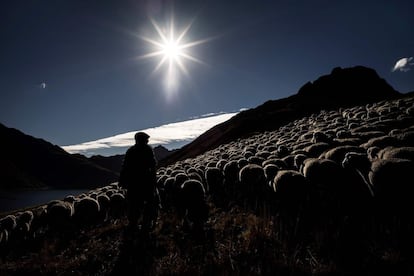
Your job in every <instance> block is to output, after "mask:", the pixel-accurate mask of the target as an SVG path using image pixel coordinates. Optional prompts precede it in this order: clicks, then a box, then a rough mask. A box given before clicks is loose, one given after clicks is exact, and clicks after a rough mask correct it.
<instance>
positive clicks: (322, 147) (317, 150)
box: [304, 142, 331, 157]
mask: <svg viewBox="0 0 414 276" xmlns="http://www.w3.org/2000/svg"><path fill="white" fill-rule="evenodd" d="M329 148H331V145H330V144H328V143H325V142H319V143H315V144H312V145H310V146H308V147H306V148H305V149H304V150H305V151H306V154H307V155H308V156H309V157H318V156H319V155H320V154H321V153H322V152H324V151H326V150H327V149H329Z"/></svg>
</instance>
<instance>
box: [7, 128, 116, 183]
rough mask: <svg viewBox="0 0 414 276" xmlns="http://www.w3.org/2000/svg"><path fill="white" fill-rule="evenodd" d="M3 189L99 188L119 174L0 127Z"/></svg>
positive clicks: (11, 129) (36, 139) (45, 143)
mask: <svg viewBox="0 0 414 276" xmlns="http://www.w3.org/2000/svg"><path fill="white" fill-rule="evenodd" d="M0 137H1V140H2V143H1V144H0V151H1V152H2V154H1V155H0V166H1V168H2V170H1V173H0V179H1V183H0V189H18V188H39V187H53V188H96V187H99V186H103V185H105V184H108V183H110V182H113V181H116V180H117V179H118V175H117V174H116V173H114V172H112V171H110V170H108V169H105V168H102V167H100V166H98V165H96V164H94V163H92V162H90V161H88V160H85V159H82V158H78V157H76V156H72V155H70V154H69V153H67V152H65V151H64V150H63V149H62V148H60V147H58V146H55V145H52V144H51V143H49V142H47V141H44V140H42V139H38V138H34V137H32V136H29V135H26V134H24V133H22V132H21V131H19V130H16V129H13V128H8V127H6V126H4V125H2V124H0Z"/></svg>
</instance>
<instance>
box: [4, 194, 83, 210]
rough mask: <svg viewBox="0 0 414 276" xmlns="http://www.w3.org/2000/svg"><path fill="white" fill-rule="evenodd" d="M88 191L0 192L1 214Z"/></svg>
mask: <svg viewBox="0 0 414 276" xmlns="http://www.w3.org/2000/svg"><path fill="white" fill-rule="evenodd" d="M87 191H89V190H87V189H72V190H33V191H0V213H2V212H8V211H12V210H16V209H20V208H25V207H29V206H35V205H40V204H45V203H48V202H49V201H51V200H54V199H63V198H65V197H66V196H67V195H74V196H75V195H79V194H82V193H85V192H87Z"/></svg>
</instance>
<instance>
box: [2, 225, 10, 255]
mask: <svg viewBox="0 0 414 276" xmlns="http://www.w3.org/2000/svg"><path fill="white" fill-rule="evenodd" d="M8 242H9V231H7V229H0V252H1V249H3V248H4V247H5V246H6V245H7V243H8Z"/></svg>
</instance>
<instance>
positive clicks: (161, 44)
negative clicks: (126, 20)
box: [141, 19, 207, 91]
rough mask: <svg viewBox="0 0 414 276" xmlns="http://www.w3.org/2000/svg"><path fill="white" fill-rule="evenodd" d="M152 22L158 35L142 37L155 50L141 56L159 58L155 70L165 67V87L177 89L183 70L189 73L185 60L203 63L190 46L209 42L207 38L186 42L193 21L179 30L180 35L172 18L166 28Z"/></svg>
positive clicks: (170, 89)
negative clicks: (194, 54)
mask: <svg viewBox="0 0 414 276" xmlns="http://www.w3.org/2000/svg"><path fill="white" fill-rule="evenodd" d="M151 23H152V25H153V27H154V29H155V30H156V32H157V35H158V37H157V38H155V39H153V38H148V37H141V38H142V39H143V40H145V41H146V42H148V43H150V44H151V45H152V46H154V51H152V52H150V53H148V54H145V55H143V56H141V58H159V62H158V64H157V65H156V66H155V69H154V72H157V71H159V70H160V69H161V68H162V67H165V69H166V72H165V79H164V85H165V88H166V89H167V91H175V90H177V89H178V83H179V81H178V79H179V77H180V74H179V73H180V72H181V73H183V74H185V75H186V76H188V75H189V73H188V70H187V68H186V66H185V61H193V62H197V63H203V62H202V61H201V60H199V59H198V58H196V57H194V56H193V55H192V54H191V51H190V48H192V47H194V46H197V45H199V44H202V43H205V42H207V39H203V40H197V41H189V42H185V41H187V38H186V35H187V33H188V31H189V30H190V28H191V25H192V22H191V23H190V24H188V25H187V26H186V27H185V28H184V29H183V30H182V31H181V32H178V35H176V33H177V31H176V29H175V26H174V20H171V22H170V24H169V26H167V27H165V28H161V27H160V25H159V24H157V22H155V20H153V19H151Z"/></svg>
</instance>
